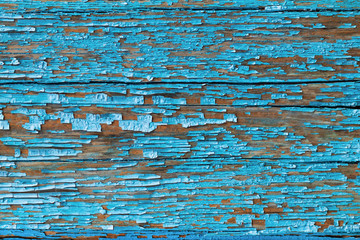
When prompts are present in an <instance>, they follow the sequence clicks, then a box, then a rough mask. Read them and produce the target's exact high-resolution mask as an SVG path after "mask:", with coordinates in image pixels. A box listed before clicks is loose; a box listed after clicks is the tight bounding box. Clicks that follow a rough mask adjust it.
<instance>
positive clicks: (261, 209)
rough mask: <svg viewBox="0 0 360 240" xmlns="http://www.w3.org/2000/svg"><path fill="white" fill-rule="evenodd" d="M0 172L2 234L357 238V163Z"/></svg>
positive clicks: (32, 165) (201, 162)
mask: <svg viewBox="0 0 360 240" xmlns="http://www.w3.org/2000/svg"><path fill="white" fill-rule="evenodd" d="M0 166H1V167H0V168H1V171H0V173H1V176H0V214H1V216H2V218H1V219H0V228H1V229H6V230H12V229H13V230H18V229H23V230H24V229H25V230H26V229H32V230H41V231H43V232H44V231H45V233H46V234H48V235H50V236H51V235H52V236H54V235H55V236H56V234H57V232H61V233H62V234H64V231H69V232H67V233H66V234H68V235H67V236H71V234H74V235H76V233H77V234H78V235H79V234H80V235H81V231H84V230H86V231H85V232H87V234H94V233H92V232H91V230H99V231H98V232H97V234H98V235H101V234H107V233H111V232H112V233H113V234H114V233H118V234H120V233H123V232H122V230H123V231H124V232H125V233H126V232H127V231H129V230H132V231H133V232H134V231H141V230H142V231H145V232H146V230H150V231H151V230H172V231H190V232H191V231H200V234H201V231H204V232H205V233H206V231H209V232H226V231H229V232H231V233H232V234H234V235H241V234H244V233H252V234H274V233H275V234H276V233H277V234H279V233H281V234H304V233H306V234H314V233H315V234H316V233H323V234H326V235H342V234H347V235H353V234H356V233H358V231H359V225H358V222H359V218H358V216H359V211H360V203H359V201H360V198H359V193H360V188H359V181H358V177H359V166H358V164H357V163H299V162H298V163H294V162H293V161H292V160H289V161H284V162H282V163H279V162H277V161H272V160H267V159H263V160H254V159H253V160H241V159H237V158H229V159H221V158H220V159H198V160H197V161H193V160H191V161H189V160H187V159H184V160H177V161H171V160H164V161H160V160H150V161H146V162H138V161H127V162H97V161H89V162H87V163H86V164H84V163H76V162H62V163H60V162H42V163H41V164H38V163H36V162H7V163H5V162H1V163H0ZM75 230H76V231H77V232H74V231H75ZM71 231H73V232H71ZM95 233H96V232H95ZM175 233H176V232H175ZM0 235H1V233H0ZM139 235H140V234H139Z"/></svg>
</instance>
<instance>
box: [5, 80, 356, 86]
mask: <svg viewBox="0 0 360 240" xmlns="http://www.w3.org/2000/svg"><path fill="white" fill-rule="evenodd" d="M1 80H3V81H4V80H5V79H0V86H4V85H16V84H18V85H23V84H36V85H64V86H65V85H86V84H119V85H120V84H121V85H149V86H151V85H161V84H165V85H166V84H182V85H190V84H195V85H240V86H241V85H256V86H259V85H295V84H322V83H347V82H360V79H349V80H314V81H311V80H304V81H291V80H290V81H269V82H254V83H252V82H227V81H214V82H207V81H204V82H195V81H188V82H184V81H169V82H167V81H162V82H124V81H108V80H106V81H84V82H81V81H68V82H42V81H40V82H39V81H26V80H25V81H17V80H15V81H13V82H3V83H1ZM5 81H8V79H6V80H5Z"/></svg>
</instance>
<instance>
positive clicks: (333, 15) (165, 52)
mask: <svg viewBox="0 0 360 240" xmlns="http://www.w3.org/2000/svg"><path fill="white" fill-rule="evenodd" d="M359 17H360V12H359V11H324V12H311V11H309V12H297V11H294V12H272V11H270V12H269V11H240V10H238V11H226V10H216V11H215V10H202V11H190V10H174V11H169V12H168V11H162V10H153V11H146V10H136V11H135V10H134V11H125V12H111V13H108V12H104V13H97V12H91V11H89V12H85V13H84V12H71V11H70V12H60V13H48V12H40V13H14V14H4V15H2V16H1V17H0V24H1V25H3V27H1V28H0V51H1V54H0V64H1V65H0V82H3V83H6V82H8V83H14V82H42V83H58V82H123V83H134V82H172V83H176V82H178V83H180V82H181V83H185V82H191V83H194V82H196V83H205V82H208V83H266V82H267V83H272V82H275V83H276V82H319V81H325V82H327V81H353V80H359V76H360V72H359V71H360V68H359V67H358V65H359V60H360V59H359V58H360V50H359V49H360V41H359V39H360V32H359V22H360V21H359Z"/></svg>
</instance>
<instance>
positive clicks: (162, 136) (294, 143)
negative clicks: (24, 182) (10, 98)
mask: <svg viewBox="0 0 360 240" xmlns="http://www.w3.org/2000/svg"><path fill="white" fill-rule="evenodd" d="M89 89H90V87H89ZM76 94H77V95H80V93H76ZM104 95H105V94H104ZM104 95H97V94H94V95H93V99H94V102H92V99H91V98H90V97H88V98H86V96H85V99H86V100H87V101H86V104H84V103H83V104H78V105H77V104H76V103H75V106H74V104H72V103H71V101H70V103H68V101H66V98H65V97H64V99H63V100H64V102H65V103H63V102H61V101H60V103H46V100H45V103H43V104H41V105H39V104H34V105H33V104H32V103H31V101H26V97H25V96H26V95H24V98H25V99H23V100H24V102H28V103H26V104H22V105H21V104H19V103H8V104H5V105H3V106H4V107H3V108H2V109H1V115H0V116H1V118H2V119H3V120H1V122H0V123H1V130H0V141H1V142H2V144H3V147H2V149H0V158H1V159H2V160H50V159H51V160H62V161H67V160H75V159H76V160H83V161H86V160H87V159H104V160H124V159H125V160H126V159H154V158H156V159H169V158H170V159H179V158H190V159H193V158H194V159H197V158H199V157H234V156H237V157H243V158H279V159H283V158H285V159H288V158H293V159H307V160H309V159H311V160H313V161H318V160H322V161H357V160H358V159H359V150H360V148H359V147H360V142H359V133H360V131H359V130H360V121H359V120H360V118H359V110H358V109H351V108H312V107H266V106H261V107H231V106H208V105H207V106H196V105H195V106H188V105H186V106H181V105H179V106H178V105H168V104H164V105H162V104H161V103H160V104H159V103H158V105H133V104H125V105H114V104H110V105H109V104H107V101H106V97H105V96H104ZM29 96H30V98H31V97H35V98H36V95H33V94H32V93H29ZM18 99H20V98H18ZM45 99H47V100H48V101H53V100H54V101H59V99H61V98H60V97H56V94H55V95H50V96H49V97H47V98H46V96H45ZM103 99H105V100H103ZM110 99H111V98H110ZM113 99H115V100H116V97H113ZM125 101H128V100H125ZM130 101H133V102H136V101H137V100H136V99H134V98H130ZM138 101H139V102H141V101H140V100H138ZM79 102H81V100H80V101H79ZM110 103H111V100H110Z"/></svg>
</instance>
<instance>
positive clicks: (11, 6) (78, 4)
mask: <svg viewBox="0 0 360 240" xmlns="http://www.w3.org/2000/svg"><path fill="white" fill-rule="evenodd" d="M0 7H1V8H2V9H3V10H5V11H8V12H36V11H47V12H58V11H114V10H129V9H148V10H150V11H151V10H154V9H162V10H172V9H178V8H183V9H191V10H198V9H200V10H201V9H227V10H234V9H241V10H268V11H286V10H307V11H309V10H311V11H321V10H323V9H331V10H341V9H349V10H357V9H359V7H360V6H359V4H358V2H357V1H356V0H326V1H324V0H233V1H225V0H216V1H215V0H204V1H197V0H141V1H139V0H132V1H127V0H96V1H84V0H4V1H2V2H1V4H0Z"/></svg>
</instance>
